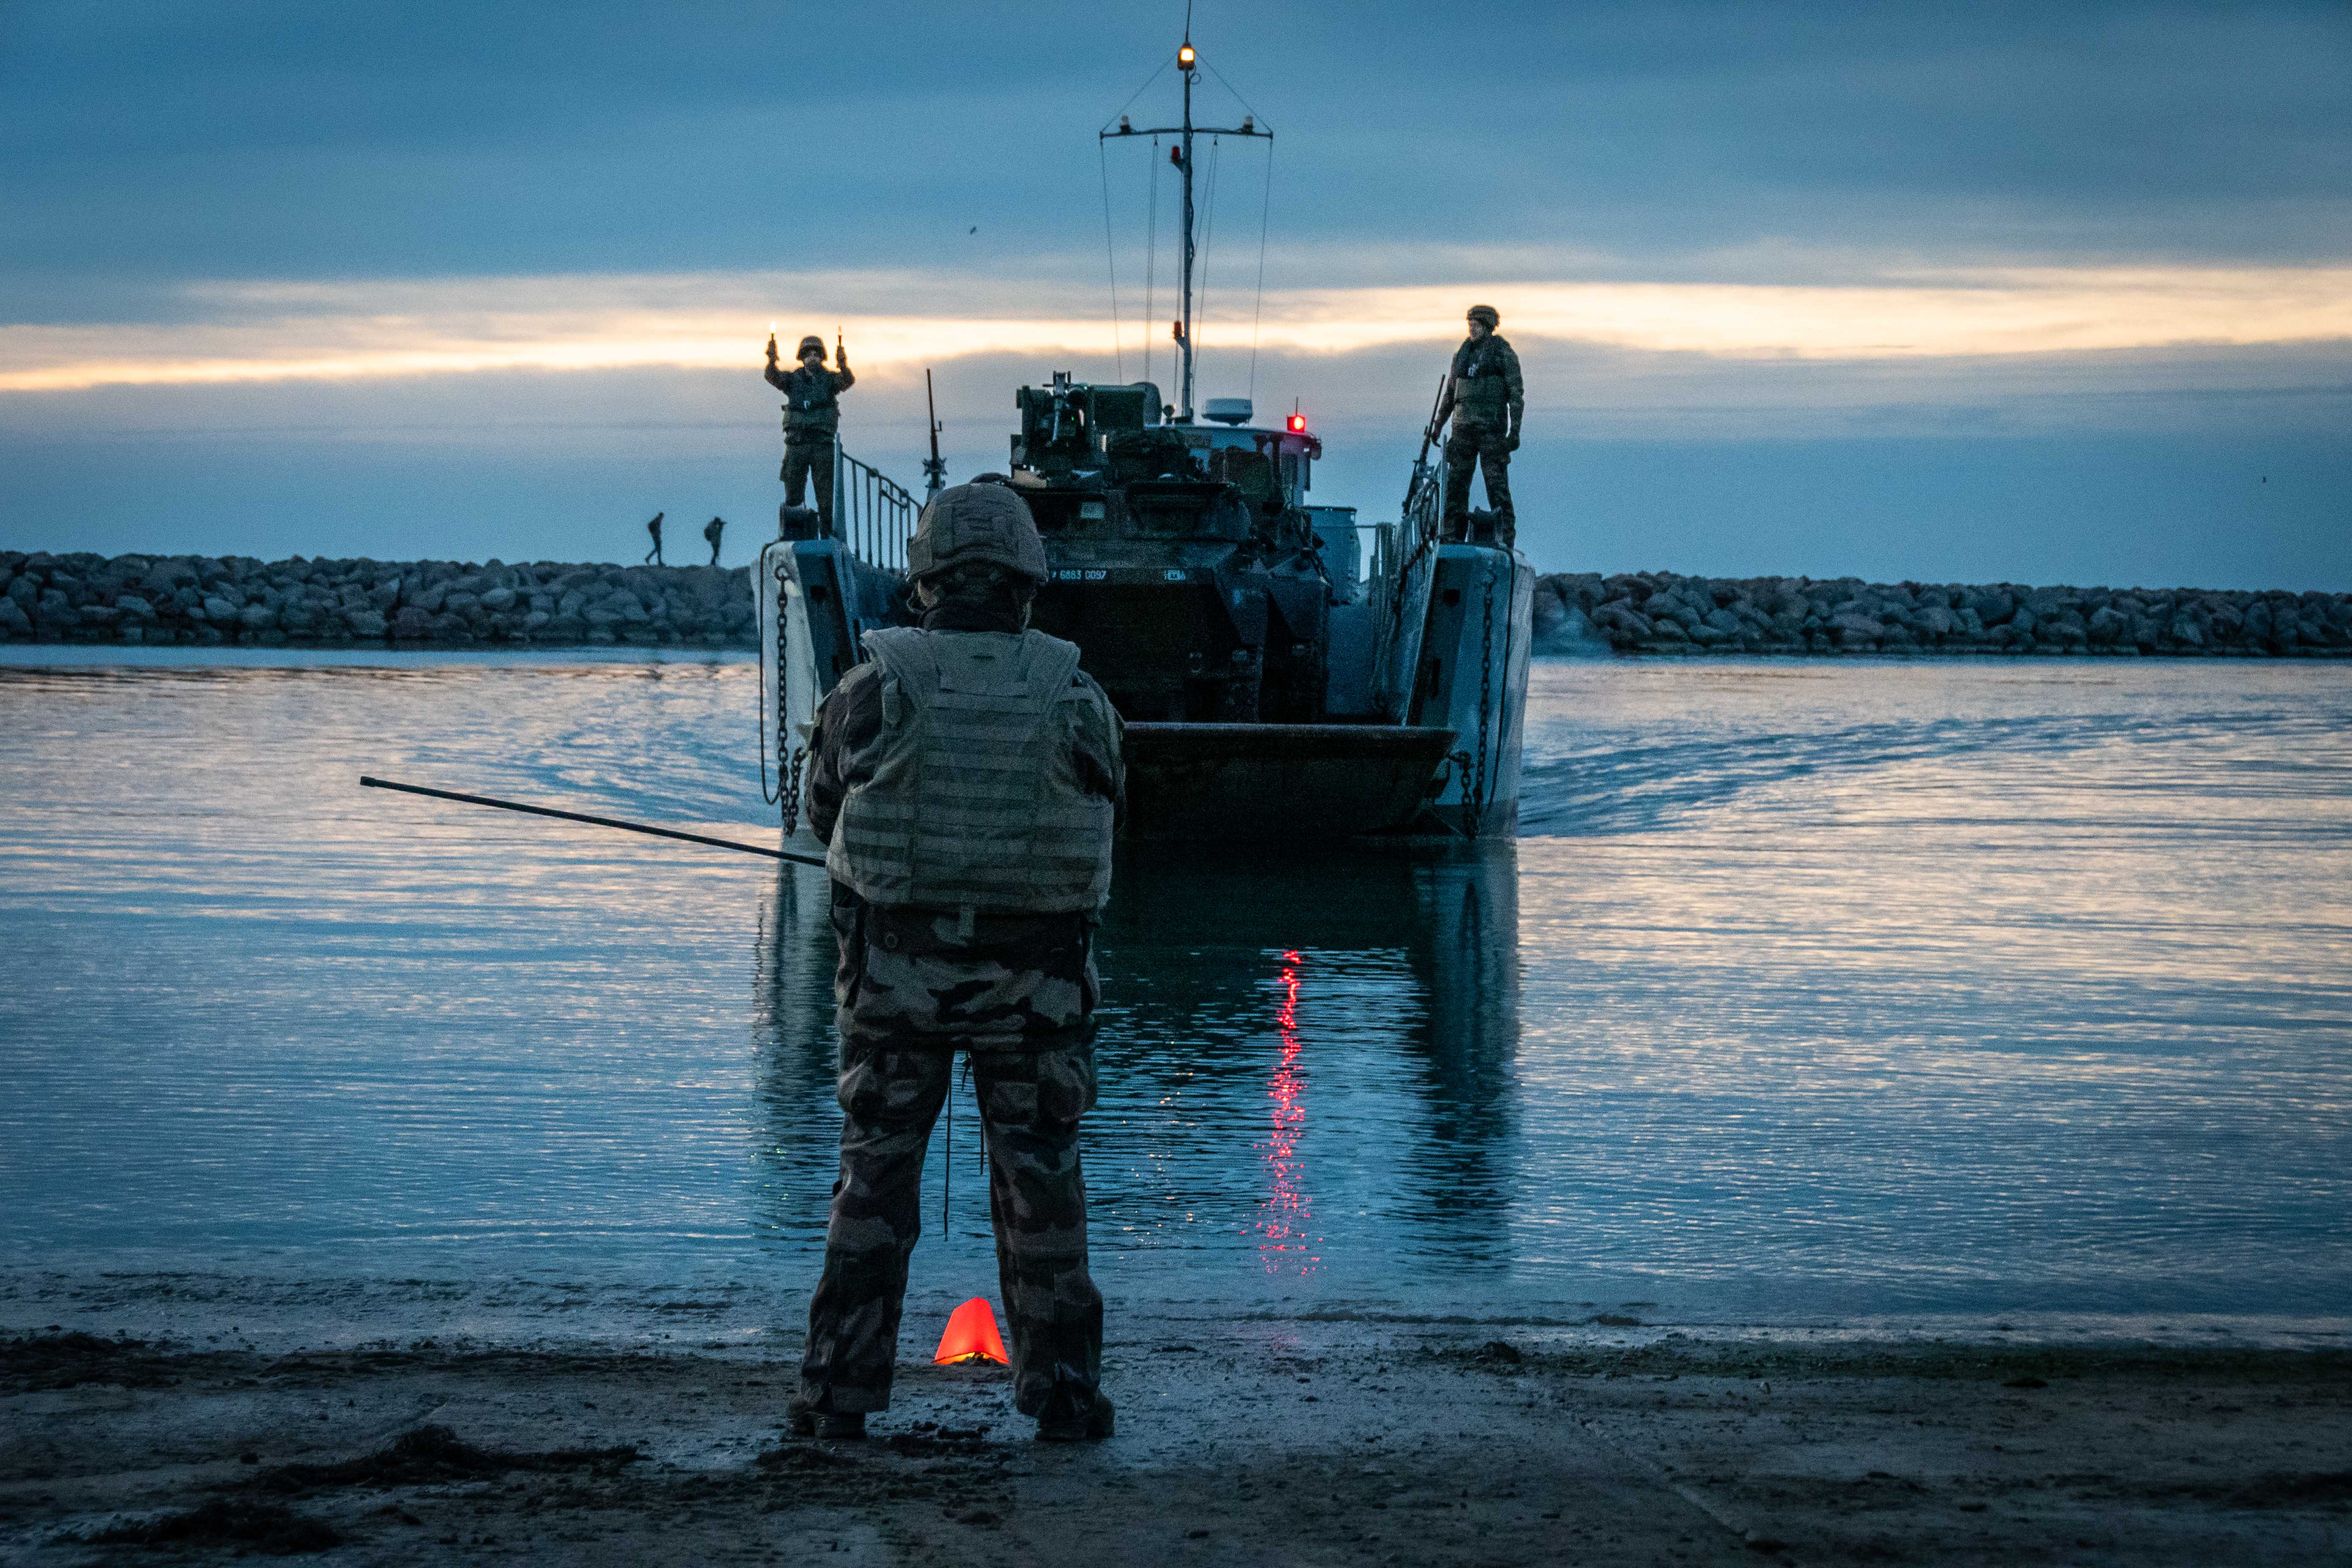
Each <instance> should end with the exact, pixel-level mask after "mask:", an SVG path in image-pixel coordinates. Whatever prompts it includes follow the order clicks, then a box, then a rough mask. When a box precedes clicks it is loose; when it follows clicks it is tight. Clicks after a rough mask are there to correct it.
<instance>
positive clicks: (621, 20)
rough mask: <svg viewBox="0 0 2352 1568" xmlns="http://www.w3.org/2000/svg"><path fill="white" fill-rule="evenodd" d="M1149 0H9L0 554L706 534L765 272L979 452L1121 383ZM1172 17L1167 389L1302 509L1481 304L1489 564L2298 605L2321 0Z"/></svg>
mask: <svg viewBox="0 0 2352 1568" xmlns="http://www.w3.org/2000/svg"><path fill="white" fill-rule="evenodd" d="M1182 18H1183V14H1182V10H1181V6H1171V5H1059V4H1033V5H1022V6H1017V7H1014V6H1003V7H996V6H980V5H968V6H948V5H888V6H873V7H841V6H831V5H827V6H815V5H798V4H792V3H783V4H772V5H764V6H749V5H740V4H730V5H717V4H709V5H697V4H690V3H689V4H668V5H661V6H644V5H611V4H604V3H600V0H571V3H568V4H565V5H560V6H558V5H520V4H500V3H497V0H489V3H484V0H475V3H472V4H467V5H454V4H452V5H432V4H422V3H416V0H386V3H383V4H377V5H369V6H364V7H360V6H322V5H317V4H315V3H314V0H302V3H299V4H297V3H294V0H260V3H253V4H236V5H229V4H222V5H202V4H163V3H158V0H10V3H9V4H7V5H5V6H0V542H5V543H7V544H9V545H12V546H15V547H17V548H47V549H57V550H62V549H96V550H106V551H118V550H126V549H143V550H159V549H173V550H186V549H203V550H207V551H212V552H228V551H239V552H250V553H256V554H265V555H269V554H284V553H291V552H301V553H306V554H358V553H368V554H374V555H378V556H404V555H409V554H416V553H440V554H454V555H460V556H469V557H473V558H477V559H478V558H483V557H488V556H491V555H498V556H502V557H504V558H506V559H509V560H512V559H522V558H539V557H553V558H562V559H577V558H615V557H624V556H625V557H627V558H634V556H635V553H636V552H638V551H639V550H641V549H642V543H641V542H639V541H641V540H642V537H643V536H642V531H641V525H642V523H643V521H644V519H645V518H646V517H647V516H649V515H651V514H652V513H653V512H654V511H655V510H667V512H668V513H669V514H670V516H671V517H672V518H673V519H674V520H681V521H685V522H687V523H688V525H689V527H688V530H687V532H688V534H691V533H692V532H694V531H695V527H696V525H698V524H699V522H700V521H702V520H703V519H704V518H707V517H709V516H710V515H712V514H714V513H719V514H723V515H725V516H727V517H728V518H730V520H731V521H735V522H736V523H737V524H738V525H739V526H738V529H737V537H736V540H735V541H734V542H731V543H730V551H729V555H730V560H740V559H742V558H744V557H746V556H747V555H748V554H749V552H750V551H751V548H752V546H753V543H754V541H755V538H756V536H757V535H758V534H759V533H761V531H763V529H765V528H771V527H772V518H773V515H774V507H775V503H776V500H777V499H778V494H777V492H778V487H777V485H776V483H775V467H774V464H775V458H776V445H777V432H776V425H775V418H776V411H775V399H774V398H773V396H772V395H771V394H770V393H769V392H768V390H767V389H766V388H765V387H764V386H763V385H762V384H761V382H760V380H759V378H758V364H759V359H760V353H761V347H762V344H763V342H764V339H765V336H766V332H767V329H768V323H769V322H770V321H772V320H773V321H778V322H779V323H780V324H781V327H782V332H783V333H784V335H785V336H786V338H787V339H788V340H789V339H790V338H793V337H796V336H797V335H799V333H801V332H802V331H818V332H822V333H823V334H824V335H825V336H826V337H827V338H828V339H830V338H831V336H832V335H833V333H834V331H835V330H836V329H838V330H840V331H842V332H843V333H845V336H846V338H847V340H848V342H849V347H850V352H851V359H852V362H853V363H854V364H855V365H856V368H857V370H858V372H859V374H860V384H859V386H858V387H857V389H856V391H855V392H853V393H852V394H851V395H850V397H849V399H848V401H847V405H846V411H845V442H846V444H847V446H848V447H849V448H850V449H851V450H852V451H853V452H855V453H856V454H857V455H859V456H860V457H863V458H866V459H867V460H869V461H872V462H874V463H876V464H877V466H878V467H880V468H883V469H884V470H885V471H887V472H890V473H893V474H895V475H896V476H898V478H899V479H902V480H905V481H910V482H911V481H914V480H916V479H918V477H919V470H918V466H917V465H918V461H919V455H920V454H919V445H920V441H921V437H922V418H923V415H922V404H921V395H922V394H921V389H922V374H923V370H924V368H925V367H926V366H929V367H930V368H931V370H932V371H933V373H934V374H935V376H936V379H937V383H938V387H939V392H940V404H941V407H940V415H941V417H942V419H943V420H945V421H946V423H947V426H948V429H947V435H946V437H945V441H946V445H947V447H948V457H949V461H950V472H951V475H952V476H953V477H957V478H961V477H966V476H969V475H970V474H971V473H972V472H975V471H977V470H979V469H980V468H985V467H993V466H1001V464H1002V461H1003V450H1004V438H1005V435H1006V433H1007V431H1008V429H1009V427H1010V424H1011V416H1012V401H1013V387H1015V386H1016V385H1018V384H1021V383H1023V382H1024V381H1031V382H1036V381H1043V380H1044V379H1045V377H1046V376H1047V375H1048V374H1050V373H1051V372H1053V371H1055V370H1068V371H1071V372H1073V373H1075V374H1077V375H1078V376H1079V377H1081V378H1082V379H1085V378H1091V379H1102V380H1110V379H1134V378H1138V377H1140V376H1143V375H1144V374H1147V373H1148V374H1150V375H1151V376H1153V377H1154V378H1155V379H1157V380H1159V381H1160V382H1161V383H1162V384H1167V383H1168V382H1169V380H1170V375H1169V370H1168V345H1167V341H1166V332H1167V321H1168V318H1170V317H1171V315H1172V314H1173V313H1174V310H1173V306H1172V302H1171V289H1170V284H1171V273H1172V255H1173V252H1172V240H1173V222H1174V220H1173V210H1172V198H1173V185H1172V182H1171V179H1170V178H1169V177H1168V174H1169V172H1168V171H1167V170H1166V168H1165V166H1164V163H1160V162H1158V161H1156V160H1155V158H1154V157H1153V155H1152V152H1151V149H1150V144H1149V142H1148V141H1141V142H1129V143H1116V142H1115V143H1113V144H1111V146H1110V147H1109V148H1108V151H1107V155H1106V152H1105V150H1102V149H1098V147H1097V141H1096V135H1095V132H1097V129H1099V128H1100V127H1102V126H1103V125H1105V124H1106V123H1107V122H1110V121H1115V120H1116V117H1117V116H1118V113H1119V112H1120V111H1121V110H1122V108H1124V109H1126V110H1127V111H1128V112H1129V113H1130V114H1131V115H1133V116H1134V119H1135V122H1136V123H1137V124H1139V125H1152V124H1160V123H1165V122H1166V121H1167V119H1169V118H1170V117H1171V116H1172V114H1173V112H1174V108H1175V100H1174V94H1175V76H1174V72H1173V70H1172V69H1171V68H1167V62H1168V60H1169V58H1170V57H1171V53H1172V50H1173V47H1174V44H1175V42H1176V41H1177V38H1178V37H1179V36H1180V35H1181V28H1182ZM1193 31H1194V36H1195V40H1196V42H1197V43H1198V44H1199V46H1200V47H1201V49H1202V57H1203V58H1204V60H1205V61H1206V62H1207V63H1208V64H1209V65H1210V66H1211V67H1213V69H1214V72H1215V74H1214V75H1212V76H1210V77H1209V78H1207V79H1206V80H1205V81H1204V84H1203V90H1202V98H1201V101H1200V112H1201V116H1202V119H1204V120H1205V121H1208V122H1210V123H1216V124H1232V123H1234V122H1235V121H1238V119H1239V118H1240V116H1242V115H1243V114H1244V113H1254V114H1255V116H1256V118H1257V122H1258V123H1260V124H1262V125H1271V126H1272V127H1274V129H1275V131H1276V141H1275V142H1274V148H1273V153H1272V156H1271V159H1270V161H1269V158H1268V156H1267V154H1266V153H1265V149H1264V145H1263V144H1262V143H1257V142H1248V143H1242V142H1226V143H1223V144H1221V145H1220V146H1218V147H1217V148H1216V149H1215V150H1214V152H1213V153H1210V152H1209V151H1207V150H1204V152H1203V155H1202V168H1203V171H1204V173H1205V172H1206V171H1207V170H1208V168H1209V167H1210V165H1211V163H1212V161H1213V163H1214V166H1215V188H1214V200H1213V203H1212V204H1211V205H1210V206H1209V207H1208V209H1207V211H1208V214H1209V215H1210V216H1211V217H1212V218H1213V227H1212V228H1210V229H1209V230H1208V232H1207V238H1208V247H1207V283H1208V289H1207V294H1206V298H1205V302H1204V307H1203V312H1202V317H1203V325H1202V329H1201V332H1200V340H1201V342H1202V386H1201V395H1202V396H1204V397H1205V396H1211V395H1242V394H1253V395H1255V398H1256V399H1257V402H1258V405H1259V406H1260V408H1261V410H1265V411H1283V412H1286V411H1287V410H1288V409H1289V408H1290V407H1291V406H1292V405H1293V402H1294V400H1296V402H1297V405H1298V406H1300V407H1302V408H1303V409H1304V410H1305V411H1306V412H1307V414H1308V416H1310V418H1311V420H1312V421H1313V423H1314V425H1315V426H1316V428H1318V430H1319V431H1321V432H1322V434H1323V435H1324V437H1325V438H1326V441H1327V443H1328V457H1327V460H1326V462H1325V464H1324V465H1323V467H1322V468H1321V469H1320V470H1319V471H1318V479H1317V493H1316V499H1317V500H1321V501H1325V502H1327V503H1333V504H1354V505H1357V506H1360V508H1362V509H1363V515H1364V517H1365V518H1366V519H1367V521H1370V520H1374V519H1378V518H1381V517H1382V516H1389V515H1393V510H1394V507H1395V502H1396V498H1397V495H1398V494H1399V492H1400V491H1401V489H1402V485H1403V481H1404V478H1405V473H1406V470H1407V468H1408V467H1409V465H1410V462H1411V459H1412V448H1413V446H1414V441H1415V432H1416V429H1417V426H1418V424H1419V422H1420V419H1421V417H1422V416H1423V411H1424V410H1425V408H1426V405H1427V403H1428V399H1429V395H1430V393H1431V391H1432V390H1433V385H1434V382H1435V379H1436V376H1437V374H1438V372H1439V370H1440V368H1441V367H1442V365H1443V363H1444V354H1445V353H1446V351H1447V350H1448V348H1449V347H1450V346H1451V344H1452V343H1453V342H1454V341H1455V340H1456V339H1457V338H1458V336H1459V333H1460V321H1461V312H1462V310H1463V308H1464V307H1465V305H1467V304H1468V303H1470V302H1472V301H1473V300H1486V301H1489V302H1491V303H1493V304H1495V305H1496V306H1497V307H1498V308H1499V309H1500V310H1501V311H1502V313H1503V317H1504V331H1505V332H1506V334H1507V335H1508V336H1509V337H1511V339H1512V340H1513V341H1514V342H1515V343H1516V344H1517V347H1518V349H1519V352H1520V355H1521V358H1522V360H1523V362H1524V363H1525V365H1526V368H1527V373H1528V431H1529V434H1528V441H1527V444H1526V446H1525V447H1524V448H1523V450H1522V451H1521V453H1520V455H1519V460H1518V463H1517V466H1516V468H1514V470H1513V471H1514V482H1515V484H1516V486H1517V491H1518V497H1519V510H1520V514H1521V540H1522V542H1523V544H1524V545H1525V546H1526V547H1527V548H1528V550H1529V552H1530V553H1532V554H1533V555H1534V556H1535V557H1536V559H1537V560H1538V563H1539V564H1541V565H1543V566H1545V567H1547V568H1557V569H1580V570H1581V569H1597V570H1606V571H1615V570H1623V569H1629V568H1642V567H1664V568H1669V569H1673V570H1676V571H1685V572H1704V573H1709V574H1724V575H1732V574H1753V573H1809V574H1814V575H1839V574H1848V573H1851V574H1860V575H1864V576H1872V577H1885V578H1902V577H1914V578H1922V579H1991V578H2007V579H2011V580H2018V581H2039V582H2053V581H2074V582H2099V583H2115V584H2123V583H2148V584H2178V583H2198V584H2212V585H2237V586H2273V585H2283V586H2290V587H2297V588H2301V587H2314V586H2316V587H2328V588H2336V589H2347V588H2352V5H2346V4H2344V3H2343V0H2323V3H2319V4H2312V5H2261V4H2236V5H2202V6H2162V5H2098V4H2090V3H2082V0H2076V3H2073V4H2069V5H2063V6H2052V5H2046V4H2044V5H2024V4H2020V5H2005V4H1978V5H1967V6H1958V5H1927V4H1916V5H1885V6H1874V5H1839V4H1834V3H1832V0H1813V3H1810V4H1805V5H1788V6H1777V5H1762V4H1748V5H1671V4H1638V5H1579V6H1574V7H1567V6H1559V7H1554V6H1514V5H1507V4H1496V5H1486V6H1482V7H1473V8H1466V9H1465V8H1453V9H1445V8H1439V7H1432V6H1427V5H1394V6H1371V5H1349V6H1310V5H1289V4H1282V3H1275V4H1259V5H1249V6H1243V5H1238V4H1233V3H1230V0H1200V4H1199V5H1198V6H1197V8H1196V11H1195V17H1194V23H1193ZM1155 72H1158V75H1157V76H1156V77H1155V75H1154V73H1155ZM1162 156H1164V153H1163V154H1162ZM1155 175H1156V176H1157V177H1156V178H1155ZM1155 195H1156V198H1157V201H1158V204H1159V206H1160V213H1159V219H1158V223H1157V225H1156V234H1157V239H1158V242H1159V243H1158V247H1157V249H1158V255H1157V258H1156V259H1155V258H1153V256H1152V254H1151V251H1152V247H1151V246H1150V244H1149V243H1148V242H1149V240H1150V237H1152V236H1153V234H1154V232H1155V226H1154V224H1153V222H1152V210H1153V205H1154V199H1155ZM1107 207H1108V211H1107V210H1106V208H1107ZM1261 233H1263V234H1264V235H1265V247H1264V249H1263V253H1261V247H1260V236H1261ZM1261 255H1262V266H1263V279H1264V282H1263V290H1262V292H1261V290H1260V288H1259V279H1260V272H1261ZM1114 285H1115V287H1116V290H1117V300H1118V312H1117V314H1116V315H1115V314H1114V311H1113V307H1112V298H1113V289H1114ZM681 553H682V552H681Z"/></svg>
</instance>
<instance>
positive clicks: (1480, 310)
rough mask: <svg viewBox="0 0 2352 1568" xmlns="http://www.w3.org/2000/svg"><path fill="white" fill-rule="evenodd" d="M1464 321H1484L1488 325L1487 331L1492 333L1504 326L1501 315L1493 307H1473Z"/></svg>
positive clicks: (1464, 317) (1466, 314)
mask: <svg viewBox="0 0 2352 1568" xmlns="http://www.w3.org/2000/svg"><path fill="white" fill-rule="evenodd" d="M1462 319H1463V320H1464V321H1484V322H1486V330H1487V331H1490V332H1491V331H1494V330H1495V329H1496V328H1497V327H1499V326H1501V325H1502V324H1503V318H1502V315H1501V313H1500V312H1499V311H1497V310H1496V309H1495V307H1494V306H1492V305H1473V306H1471V307H1470V309H1469V310H1468V312H1467V313H1465V315H1464V316H1463V318H1462Z"/></svg>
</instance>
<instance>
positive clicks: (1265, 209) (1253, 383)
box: [1218, 77, 1274, 403]
mask: <svg viewBox="0 0 2352 1568" xmlns="http://www.w3.org/2000/svg"><path fill="white" fill-rule="evenodd" d="M1218 80H1219V81H1223V80H1224V78H1223V77H1219V78H1218ZM1240 96H1241V94H1239V93H1235V94H1234V97H1236V98H1239V97H1240ZM1272 216H1274V142H1273V140H1272V139H1271V138H1268V139H1267V142H1266V144H1265V197H1264V198H1263V200H1261V201H1260V203H1259V204H1258V209H1257V307H1256V309H1255V310H1252V311H1251V312H1250V374H1249V395H1250V401H1251V402H1253V403H1255V402H1256V401H1257V329H1258V323H1259V322H1260V321H1264V320H1265V226H1266V220H1267V219H1269V218H1270V217H1272Z"/></svg>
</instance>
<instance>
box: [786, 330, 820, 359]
mask: <svg viewBox="0 0 2352 1568" xmlns="http://www.w3.org/2000/svg"><path fill="white" fill-rule="evenodd" d="M811 349H814V350H816V357H817V358H819V359H823V358H824V339H823V338H820V337H818V336H817V335H816V334H815V333H814V332H812V333H810V334H809V335H808V336H807V337H804V338H803V339H802V340H801V346H800V347H798V348H796V349H794V350H793V358H794V359H806V358H807V357H808V352H809V350H811Z"/></svg>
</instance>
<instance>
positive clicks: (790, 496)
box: [768, 336, 857, 539]
mask: <svg viewBox="0 0 2352 1568" xmlns="http://www.w3.org/2000/svg"><path fill="white" fill-rule="evenodd" d="M793 358H794V359H795V360H797V361H798V362H799V363H797V364H795V365H794V366H793V368H792V369H791V370H784V369H782V368H781V367H780V366H779V365H778V363H777V361H776V340H775V339H774V338H773V337H771V338H769V339H768V384H769V385H770V386H772V387H774V388H775V389H776V390H777V391H778V392H781V393H782V394H783V395H784V462H783V467H782V468H779V469H778V470H777V471H776V477H777V478H778V479H782V480H783V482H784V504H785V505H786V506H788V507H797V506H799V505H800V504H801V498H802V497H803V495H805V494H806V493H807V489H808V483H809V481H810V480H811V479H814V480H815V481H816V512H817V519H818V522H819V525H820V526H821V527H822V528H823V530H824V537H826V538H828V539H830V538H831V537H833V447H834V442H835V440H836V439H838V438H839V437H840V435H841V395H842V394H843V393H845V392H847V391H848V390H849V389H850V388H851V387H853V386H856V384H857V376H856V373H855V372H853V371H852V370H851V369H850V368H849V353H848V351H847V350H846V349H842V348H839V347H838V346H836V347H835V352H834V358H835V362H836V363H838V365H839V367H840V368H838V369H835V370H827V369H825V367H824V339H823V338H820V337H814V336H811V337H805V338H803V339H802V340H801V346H800V348H799V350H798V351H797V352H796V353H794V355H793Z"/></svg>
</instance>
